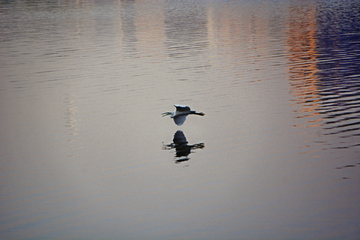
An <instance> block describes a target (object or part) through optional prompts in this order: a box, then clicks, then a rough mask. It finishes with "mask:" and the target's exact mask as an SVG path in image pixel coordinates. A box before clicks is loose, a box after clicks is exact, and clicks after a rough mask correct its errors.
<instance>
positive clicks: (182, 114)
mask: <svg viewBox="0 0 360 240" xmlns="http://www.w3.org/2000/svg"><path fill="white" fill-rule="evenodd" d="M174 106H175V107H176V111H175V113H174V112H164V113H162V114H161V115H162V116H163V117H165V116H168V115H170V117H171V118H173V119H174V122H175V124H176V125H178V126H181V125H182V124H183V123H184V122H185V120H186V117H187V115H189V114H194V115H199V116H204V115H205V114H204V113H202V112H199V113H198V112H196V111H192V110H191V109H190V107H188V106H182V105H174Z"/></svg>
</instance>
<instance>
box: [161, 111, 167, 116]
mask: <svg viewBox="0 0 360 240" xmlns="http://www.w3.org/2000/svg"><path fill="white" fill-rule="evenodd" d="M167 115H169V112H164V113H162V114H161V116H163V117H165V116H167Z"/></svg>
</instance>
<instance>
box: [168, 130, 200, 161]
mask: <svg viewBox="0 0 360 240" xmlns="http://www.w3.org/2000/svg"><path fill="white" fill-rule="evenodd" d="M204 147H205V144H204V143H197V144H193V145H188V142H187V141H186V137H185V135H184V133H183V132H182V131H180V130H179V131H177V132H176V133H175V135H174V139H173V143H170V144H167V145H165V146H164V147H163V149H164V150H170V149H173V148H175V150H176V155H175V157H176V158H178V159H177V160H176V163H180V162H184V161H188V160H189V159H190V158H188V156H189V154H190V153H191V149H197V148H200V149H201V148H204ZM182 157H183V158H182Z"/></svg>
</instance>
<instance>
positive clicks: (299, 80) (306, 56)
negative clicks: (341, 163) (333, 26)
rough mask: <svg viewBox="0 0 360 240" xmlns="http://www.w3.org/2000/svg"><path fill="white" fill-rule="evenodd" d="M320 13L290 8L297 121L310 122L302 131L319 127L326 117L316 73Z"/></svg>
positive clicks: (292, 83) (291, 78)
mask: <svg viewBox="0 0 360 240" xmlns="http://www.w3.org/2000/svg"><path fill="white" fill-rule="evenodd" d="M316 37H317V36H316V10H315V7H314V6H311V5H307V6H297V7H296V8H290V14H289V18H288V39H287V46H288V52H289V62H290V65H289V77H288V80H289V83H290V86H291V92H292V93H293V94H294V95H295V96H296V99H295V100H294V101H295V103H294V105H296V106H297V107H298V109H297V110H295V113H296V114H297V115H298V116H297V118H309V117H313V118H315V119H311V120H308V121H305V122H304V124H301V125H295V126H301V127H319V126H321V125H322V124H321V121H322V117H321V116H320V113H319V112H318V109H319V107H320V104H319V102H320V101H321V99H320V95H319V90H318V88H317V83H318V81H319V78H318V76H317V75H316V73H317V72H318V68H317V57H318V52H317V50H316V47H317V44H316V40H317V39H316Z"/></svg>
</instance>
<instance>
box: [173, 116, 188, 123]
mask: <svg viewBox="0 0 360 240" xmlns="http://www.w3.org/2000/svg"><path fill="white" fill-rule="evenodd" d="M186 116H187V115H178V116H175V117H174V122H175V124H176V125H178V126H181V125H183V123H184V122H185V120H186Z"/></svg>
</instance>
